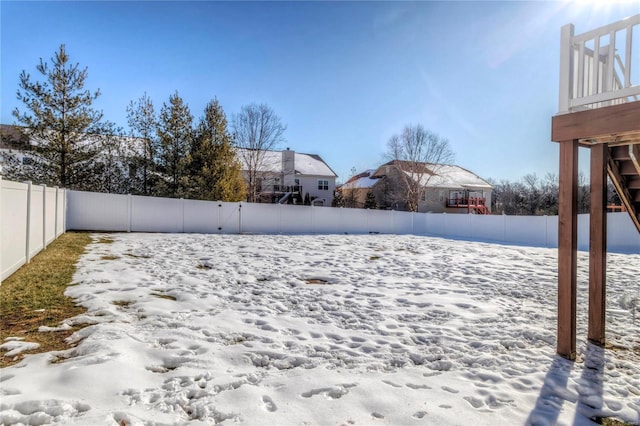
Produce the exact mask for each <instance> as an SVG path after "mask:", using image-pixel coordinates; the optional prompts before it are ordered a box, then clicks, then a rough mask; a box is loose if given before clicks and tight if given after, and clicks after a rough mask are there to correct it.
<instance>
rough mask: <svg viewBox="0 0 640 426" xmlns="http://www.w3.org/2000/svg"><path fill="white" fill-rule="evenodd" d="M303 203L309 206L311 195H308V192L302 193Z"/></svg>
mask: <svg viewBox="0 0 640 426" xmlns="http://www.w3.org/2000/svg"><path fill="white" fill-rule="evenodd" d="M304 205H305V206H310V205H311V196H309V193H308V192H307V193H306V194H304Z"/></svg>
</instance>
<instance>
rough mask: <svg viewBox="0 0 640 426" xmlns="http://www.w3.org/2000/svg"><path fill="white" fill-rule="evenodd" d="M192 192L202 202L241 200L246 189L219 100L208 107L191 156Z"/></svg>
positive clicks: (199, 125)
mask: <svg viewBox="0 0 640 426" xmlns="http://www.w3.org/2000/svg"><path fill="white" fill-rule="evenodd" d="M190 161H191V163H190V167H189V172H190V174H191V179H190V190H191V191H190V192H191V195H192V196H193V197H194V198H198V199H201V200H220V201H241V200H244V199H245V198H246V188H245V184H244V179H243V177H242V170H241V166H240V162H239V161H238V158H237V157H236V152H235V149H234V148H233V146H232V145H231V136H230V135H229V132H228V130H227V117H226V115H225V113H224V110H223V109H222V106H221V105H220V103H219V102H218V100H217V99H214V100H212V101H211V102H209V103H208V104H207V106H206V107H205V110H204V117H202V118H201V119H200V122H199V124H198V127H197V129H196V132H195V137H194V139H193V144H192V145H191V153H190Z"/></svg>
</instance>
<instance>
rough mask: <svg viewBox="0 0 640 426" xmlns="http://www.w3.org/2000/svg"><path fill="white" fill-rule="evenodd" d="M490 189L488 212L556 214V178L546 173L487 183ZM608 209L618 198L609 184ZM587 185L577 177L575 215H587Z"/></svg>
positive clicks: (588, 195) (580, 175) (618, 202)
mask: <svg viewBox="0 0 640 426" xmlns="http://www.w3.org/2000/svg"><path fill="white" fill-rule="evenodd" d="M489 183H491V185H493V191H492V194H491V212H492V213H493V214H507V215H548V216H553V215H557V214H558V187H559V186H558V175H556V174H555V173H547V174H546V175H545V176H544V177H542V178H540V177H538V176H537V175H536V174H535V173H534V174H527V175H525V176H524V177H522V178H521V179H520V180H518V181H509V180H501V181H500V182H496V181H494V180H492V179H489ZM607 200H608V204H609V205H618V206H619V205H620V204H621V201H620V197H618V194H617V192H616V190H615V187H614V186H613V184H612V183H611V181H609V182H608V184H607ZM590 202H591V200H590V185H589V181H588V179H587V178H586V177H585V176H584V175H583V174H582V173H579V175H578V213H589V206H590Z"/></svg>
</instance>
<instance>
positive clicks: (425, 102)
mask: <svg viewBox="0 0 640 426" xmlns="http://www.w3.org/2000/svg"><path fill="white" fill-rule="evenodd" d="M639 12H640V6H638V3H637V2H634V1H620V2H616V1H602V2H597V1H579V2H559V1H558V2H553V1H535V2H520V1H491V2H484V1H471V2H463V1H459V2H458V1H450V2H444V1H440V2H437V1H423V2H320V1H318V2H212V1H195V2H170V1H164V2H151V1H110V2H99V1H83V2H80V1H76V2H58V1H49V2H33V1H25V2H12V1H6V0H3V1H2V2H0V20H1V30H0V35H1V42H0V43H1V58H0V59H1V75H0V76H1V86H0V90H1V92H0V96H1V97H0V99H1V120H0V121H1V122H2V123H5V124H8V123H13V122H14V119H13V117H12V115H11V111H12V110H13V109H15V108H16V107H19V108H21V109H23V105H21V104H19V103H18V101H17V100H16V97H15V93H16V90H17V89H18V76H19V74H20V72H21V71H22V70H26V71H27V72H29V73H31V75H32V76H34V77H35V76H36V75H37V71H36V70H35V66H36V64H37V63H38V61H39V59H40V58H44V59H46V60H48V59H49V58H51V56H53V54H54V52H55V51H56V50H57V48H58V46H59V45H60V44H63V43H64V44H65V45H66V47H67V52H68V53H69V54H70V56H71V60H72V61H73V62H78V63H80V65H81V66H83V67H85V66H86V67H88V73H89V77H88V80H87V87H88V88H91V89H98V88H99V89H100V91H101V92H102V95H101V97H100V98H99V99H98V100H97V102H96V104H95V106H96V107H97V108H98V109H101V110H103V111H104V114H105V118H106V119H108V120H110V121H113V122H115V123H116V124H118V125H120V126H122V127H125V128H126V106H127V105H128V104H129V102H130V101H131V100H135V99H137V98H139V97H140V96H141V95H142V94H143V93H144V92H145V91H146V92H147V93H148V94H149V96H150V97H151V98H152V100H153V101H154V103H155V106H156V109H157V110H159V109H160V107H161V106H162V103H163V102H168V98H169V95H171V94H172V93H174V91H176V90H178V92H179V93H180V95H181V96H182V98H183V99H184V100H185V101H186V102H187V103H188V104H189V107H190V108H191V112H192V114H193V115H194V117H196V118H197V117H199V116H200V115H201V114H202V111H203V109H204V106H205V105H206V103H207V102H208V101H209V100H211V99H212V98H214V97H217V98H218V100H219V101H220V103H221V104H222V106H223V108H224V109H225V112H226V113H227V115H228V116H231V114H233V113H237V112H238V111H239V110H240V108H241V107H242V106H243V105H246V104H249V103H252V102H257V103H262V102H264V103H267V104H269V105H270V106H271V107H272V108H273V109H274V110H275V111H276V113H277V114H278V115H279V116H280V117H281V118H282V120H283V122H284V123H285V124H286V125H287V130H286V132H285V138H286V142H285V143H284V144H283V146H282V147H283V148H284V147H290V148H291V149H293V150H296V151H300V152H306V153H314V154H319V155H321V156H322V157H323V158H324V159H325V160H326V162H327V163H328V164H329V165H330V166H331V167H332V168H333V169H334V170H335V171H336V173H337V174H338V175H339V176H340V179H339V180H343V179H345V178H347V177H348V175H349V174H350V170H351V168H352V167H355V168H356V169H358V170H363V169H366V168H372V167H375V166H376V165H379V164H380V163H381V162H382V161H383V154H384V152H385V149H386V142H387V140H388V139H389V137H391V135H393V134H394V133H398V132H400V131H401V130H402V127H403V126H404V125H406V124H409V123H413V124H417V123H420V124H422V125H424V126H425V127H426V128H428V129H430V130H432V131H434V132H436V133H438V134H439V135H441V136H443V137H446V138H448V139H449V141H450V142H451V146H452V148H453V150H454V151H455V154H456V163H457V164H459V165H460V166H463V167H466V168H468V169H470V170H472V171H473V172H475V173H477V174H478V175H480V176H481V177H483V178H494V179H496V180H498V181H499V180H501V179H511V180H516V179H519V178H521V177H522V176H524V175H525V174H528V173H536V174H538V175H539V176H543V175H545V174H546V173H548V172H557V169H558V164H557V163H558V160H557V158H558V147H557V145H556V144H554V143H552V142H550V133H551V130H550V124H551V116H552V115H553V114H555V113H556V112H557V108H558V106H557V103H558V70H559V65H558V64H559V44H560V28H561V26H562V25H564V24H567V23H573V24H574V25H575V27H576V34H580V33H583V32H586V31H588V30H591V29H593V28H596V27H599V26H602V25H606V24H608V23H610V22H614V21H617V20H619V19H622V18H625V17H627V16H631V15H634V14H636V13H639ZM584 159H585V156H584V155H582V156H581V162H582V163H581V168H583V169H584V168H585V167H586V161H584Z"/></svg>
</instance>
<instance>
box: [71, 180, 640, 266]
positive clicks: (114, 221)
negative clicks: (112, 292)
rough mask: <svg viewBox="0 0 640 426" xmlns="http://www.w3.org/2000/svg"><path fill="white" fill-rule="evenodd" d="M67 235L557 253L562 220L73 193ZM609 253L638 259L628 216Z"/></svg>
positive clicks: (638, 241)
mask: <svg viewBox="0 0 640 426" xmlns="http://www.w3.org/2000/svg"><path fill="white" fill-rule="evenodd" d="M67 203H68V208H67V228H68V229H76V230H94V231H131V232H194V233H223V234H235V233H265V234H271V233H283V234H309V233H311V234H330V233H340V234H342V233H349V234H366V233H381V234H422V235H425V234H426V235H433V236H441V237H446V238H459V239H465V240H477V241H492V242H502V243H507V244H518V245H527V246H537V247H557V246H558V217H557V216H506V215H489V216H485V215H474V214H425V213H409V212H399V211H382V210H364V209H347V208H328V207H310V206H293V205H283V204H253V203H226V202H213V201H195V200H182V199H171V198H153V197H142V196H132V195H115V194H100V193H92V192H80V191H68V201H67ZM607 219H608V225H607V228H608V231H607V234H608V235H607V236H608V240H607V241H608V250H609V251H612V252H622V253H638V254H640V234H638V232H637V231H636V229H635V227H634V226H633V223H632V222H631V219H630V218H629V216H628V215H627V213H609V215H608V216H607ZM578 248H579V249H580V250H588V249H589V215H580V216H579V217H578Z"/></svg>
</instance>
